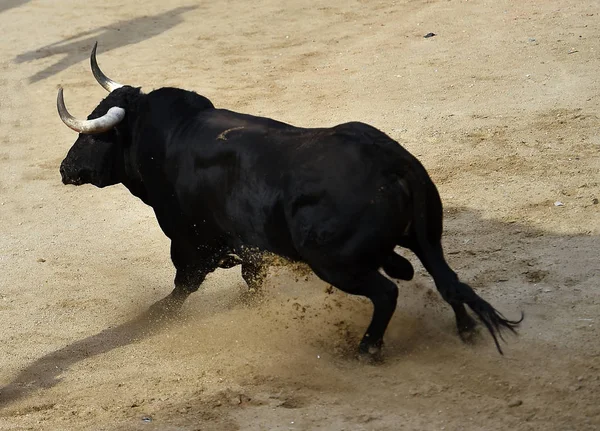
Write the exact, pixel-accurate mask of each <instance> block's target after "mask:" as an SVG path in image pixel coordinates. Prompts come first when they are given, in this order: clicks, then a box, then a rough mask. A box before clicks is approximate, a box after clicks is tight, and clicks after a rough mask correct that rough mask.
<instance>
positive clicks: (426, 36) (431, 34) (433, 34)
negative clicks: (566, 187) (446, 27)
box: [423, 33, 437, 39]
mask: <svg viewBox="0 0 600 431" xmlns="http://www.w3.org/2000/svg"><path fill="white" fill-rule="evenodd" d="M433 36H437V34H435V33H427V34H426V35H425V36H423V37H424V38H425V39H429V38H430V37H433Z"/></svg>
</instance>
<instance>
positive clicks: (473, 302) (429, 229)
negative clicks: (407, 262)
mask: <svg viewBox="0 0 600 431" xmlns="http://www.w3.org/2000/svg"><path fill="white" fill-rule="evenodd" d="M415 162H416V163H414V164H413V163H410V166H407V167H406V169H405V170H404V173H405V174H408V176H407V180H408V181H409V183H410V188H411V191H412V197H413V211H414V213H413V224H412V229H411V231H412V232H411V233H410V234H409V235H410V237H411V239H410V241H409V242H410V248H411V249H412V251H413V252H414V253H415V254H416V255H417V257H418V258H419V259H420V260H421V262H422V263H423V266H424V267H425V269H426V270H427V271H428V272H429V274H431V276H432V277H433V279H434V281H435V285H436V287H437V289H438V291H439V292H440V294H441V295H442V297H443V298H444V299H445V300H446V301H447V302H448V303H449V304H450V305H451V306H452V308H453V310H454V312H455V314H456V319H457V325H458V328H459V332H463V331H466V330H469V329H472V326H473V324H474V322H473V319H472V318H471V317H469V316H468V314H467V313H466V311H465V308H464V305H463V304H466V305H468V306H469V308H470V309H471V310H472V311H473V312H474V313H475V314H476V315H477V317H478V318H479V320H480V321H481V322H482V323H483V324H484V325H485V327H486V328H487V329H488V331H489V332H490V334H491V335H492V338H493V339H494V342H495V344H496V347H497V349H498V351H499V352H500V354H503V353H502V349H501V348H500V344H499V342H498V338H500V339H501V340H503V341H504V338H503V337H502V332H503V331H505V330H508V331H510V332H513V333H515V334H516V327H517V326H518V325H519V323H520V322H521V321H522V320H523V313H521V318H520V319H519V320H508V319H506V318H505V317H504V316H503V315H502V314H501V313H500V312H498V311H497V310H496V309H495V308H494V307H492V305H490V304H489V303H488V302H487V301H485V300H484V299H482V298H481V297H480V296H479V295H477V293H475V292H474V291H473V289H472V288H471V287H470V286H469V285H467V284H465V283H463V282H461V281H460V280H459V279H458V276H457V275H456V273H455V272H454V271H453V270H452V269H451V268H450V266H449V265H448V263H447V262H446V260H445V258H444V253H443V250H442V245H441V236H442V217H443V214H442V203H441V200H440V196H439V193H438V191H437V188H436V187H435V185H434V184H433V182H432V181H431V179H430V178H429V175H428V174H427V172H426V171H425V168H424V167H423V166H422V165H421V164H420V163H419V162H418V161H416V160H415Z"/></svg>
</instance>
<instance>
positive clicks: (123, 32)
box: [13, 2, 198, 83]
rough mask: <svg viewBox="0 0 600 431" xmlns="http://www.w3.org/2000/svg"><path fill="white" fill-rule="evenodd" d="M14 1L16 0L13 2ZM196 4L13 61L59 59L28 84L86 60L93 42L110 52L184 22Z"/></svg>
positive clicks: (121, 24) (95, 32)
mask: <svg viewBox="0 0 600 431" xmlns="http://www.w3.org/2000/svg"><path fill="white" fill-rule="evenodd" d="M13 3H15V2H13ZM197 8H198V6H185V7H178V8H175V9H172V10H170V11H167V12H163V13H160V14H158V15H151V16H143V17H138V18H134V19H131V20H127V21H118V22H116V23H114V24H111V25H107V26H102V27H98V28H95V29H92V30H88V31H84V32H81V33H78V34H75V35H73V36H71V37H69V38H67V39H65V40H62V41H60V42H55V43H51V44H49V45H46V46H43V47H41V48H37V49H35V50H33V51H29V52H25V53H23V54H19V55H17V56H16V57H15V59H14V61H15V63H26V62H30V61H34V60H39V59H42V58H48V57H54V56H58V57H60V59H59V60H58V61H57V62H56V63H54V64H53V65H51V66H48V67H46V68H44V69H42V70H40V71H38V72H36V73H35V74H34V75H32V76H31V77H30V78H29V82H30V83H34V82H38V81H41V80H43V79H46V78H48V77H50V76H52V75H55V74H57V73H59V72H62V71H63V70H65V69H67V68H69V67H71V66H73V65H74V64H77V63H79V62H80V61H84V60H87V59H89V55H90V50H91V49H92V46H93V45H94V42H96V41H99V42H100V44H101V49H102V52H103V53H105V52H107V51H111V50H113V49H116V48H120V47H123V46H127V45H133V44H136V43H139V42H142V41H144V40H146V39H150V38H152V37H154V36H157V35H159V34H161V33H163V32H165V31H167V30H169V29H171V28H173V27H175V26H176V25H178V24H180V23H182V22H183V18H182V15H183V14H184V13H186V12H189V11H191V10H194V9H197Z"/></svg>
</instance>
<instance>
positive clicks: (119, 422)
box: [0, 0, 600, 431]
mask: <svg viewBox="0 0 600 431" xmlns="http://www.w3.org/2000/svg"><path fill="white" fill-rule="evenodd" d="M525 3H526V4H520V2H512V1H507V0H499V1H496V2H484V1H456V0H451V1H441V0H430V1H396V2H393V1H377V0H375V1H366V0H350V1H346V2H325V1H312V2H311V1H308V0H304V1H301V0H291V1H287V2H279V1H275V0H260V1H256V2H244V1H223V2H215V1H213V2H208V1H205V2H197V3H195V2H190V1H188V2H185V1H181V2H179V1H168V2H165V1H158V0H151V1H146V2H143V6H141V5H142V2H122V1H119V2H117V1H115V0H105V1H103V2H99V3H98V2H95V3H94V2H78V1H66V0H60V1H59V0H53V1H42V0H40V1H23V0H21V1H16V0H12V1H10V0H3V1H2V2H1V3H0V28H1V34H2V38H1V40H0V216H1V221H2V222H1V223H0V277H1V278H0V429H1V430H42V429H44V430H64V429H69V430H148V431H150V430H160V431H171V430H190V431H191V430H224V431H225V430H507V429H511V430H561V431H565V430H597V429H600V332H599V330H598V325H599V324H600V322H599V319H600V317H599V313H598V311H599V310H600V287H599V285H598V284H599V283H598V282H599V280H600V259H599V256H600V241H599V235H600V204H598V199H600V184H599V181H600V159H599V157H598V152H599V150H600V117H599V116H600V79H599V74H598V70H600V44H599V41H600V38H599V35H600V19H599V18H600V17H599V13H600V9H599V8H598V2H597V1H595V0H590V1H569V0H560V1H559V0H555V1H544V0H538V1H532V2H525ZM342 4H343V5H342ZM428 32H434V33H436V36H435V37H432V38H428V39H425V38H424V37H423V36H424V35H425V34H426V33H428ZM95 40H98V41H99V42H100V48H99V61H100V64H101V66H102V68H103V69H104V70H105V72H107V74H108V75H109V76H111V77H112V78H113V79H115V80H117V81H124V82H126V83H130V84H135V85H142V86H143V87H144V89H145V90H147V91H148V90H151V89H152V88H158V87H161V86H165V85H174V86H181V87H184V88H187V89H193V90H195V91H197V92H199V93H201V94H203V95H205V96H207V97H208V98H210V99H211V100H212V101H213V102H214V103H215V105H217V106H220V107H226V108H229V109H235V110H239V111H243V112H248V113H253V114H261V115H267V116H271V117H274V118H277V119H279V120H283V121H287V122H291V123H294V124H297V125H301V126H329V125H334V124H336V123H340V122H344V121H350V120H358V121H364V122H368V123H370V124H373V125H374V126H376V127H379V128H380V129H382V130H383V131H385V132H387V133H388V134H390V135H391V136H392V137H394V138H395V139H397V140H398V141H399V142H400V143H401V144H402V145H404V146H405V147H407V148H408V149H409V150H410V151H411V152H413V154H415V155H417V156H418V157H419V158H420V160H421V161H422V162H423V163H424V164H425V166H426V167H427V169H428V170H429V172H430V173H431V175H432V177H433V178H434V181H436V183H437V185H438V187H439V189H440V192H441V195H442V199H443V201H444V204H445V212H446V219H445V226H446V233H445V240H444V244H445V248H446V251H447V254H448V259H449V261H450V263H451V265H452V266H453V267H454V268H455V269H456V270H457V271H458V272H459V274H460V275H461V277H462V278H463V279H464V280H466V281H469V282H470V283H471V284H472V285H473V286H474V287H475V288H476V289H477V290H478V292H480V293H481V295H482V296H484V297H485V298H486V299H488V300H490V301H491V302H492V303H493V304H494V305H496V306H497V307H498V308H499V309H500V310H501V311H503V312H504V313H505V314H506V315H507V316H508V317H513V318H514V317H517V316H518V313H519V312H520V311H521V310H523V311H524V312H525V313H526V319H525V321H524V323H523V325H522V330H521V334H520V336H519V337H509V338H508V340H507V341H508V343H507V344H506V345H505V352H506V355H505V356H504V357H501V356H500V355H498V353H497V352H496V351H495V349H494V347H493V344H492V342H491V339H490V337H489V336H488V335H487V334H485V333H484V334H483V336H482V337H481V339H480V340H479V342H478V343H477V344H476V345H474V346H466V345H464V344H462V343H461V341H460V340H459V339H458V337H457V336H456V334H455V329H454V322H453V315H452V312H451V310H450V309H449V307H447V306H446V305H445V304H444V303H443V302H442V301H441V300H440V299H439V295H438V294H437V292H435V290H434V287H433V284H432V281H431V279H430V278H429V277H428V276H427V275H426V274H425V273H424V272H423V270H422V268H421V267H420V266H419V267H418V268H419V271H418V274H417V276H416V277H415V280H414V281H412V282H408V283H402V284H401V289H400V302H399V305H398V309H397V310H396V314H395V317H394V319H393V321H392V323H391V325H390V327H389V329H388V332H387V336H386V350H385V358H386V359H385V362H384V363H383V364H381V365H378V366H372V365H366V364H361V363H359V362H357V361H356V360H355V359H354V357H353V351H354V350H353V349H354V348H355V347H356V344H357V343H358V340H359V338H360V336H361V335H362V332H363V331H364V329H365V327H366V324H367V322H368V320H369V318H370V313H371V307H370V304H369V303H368V302H367V301H366V300H363V299H361V298H356V297H350V296H348V295H345V294H343V293H341V292H339V291H334V292H333V293H328V292H327V289H326V288H327V286H326V285H325V284H324V283H322V282H321V281H319V280H318V279H317V278H316V277H315V276H314V275H309V276H305V275H298V274H296V273H294V272H293V271H291V270H290V269H288V268H274V269H273V270H272V271H271V272H270V277H269V279H268V282H267V286H266V292H265V294H264V296H263V297H261V298H257V299H255V300H253V301H245V300H244V298H246V295H244V289H245V285H244V283H243V281H242V279H241V277H240V272H239V267H238V268H234V269H231V270H227V271H226V270H219V271H217V272H215V273H214V274H212V275H211V276H210V277H209V279H208V280H207V282H206V283H205V286H204V288H203V289H201V291H199V292H198V293H196V294H194V295H193V296H192V297H191V298H190V299H189V301H188V302H187V303H186V305H185V307H184V310H183V312H182V315H181V316H179V317H177V318H175V319H173V320H168V321H166V320H165V321H157V320H153V319H151V318H149V316H148V315H147V313H146V310H147V309H148V307H149V306H150V305H151V304H153V303H154V302H155V301H157V300H158V299H160V298H162V297H163V296H165V295H166V294H167V293H169V292H170V290H171V288H172V278H173V276H174V270H173V267H172V265H171V262H170V260H169V252H168V246H169V244H168V241H167V239H166V238H165V237H164V235H163V234H162V232H161V231H160V229H159V228H158V225H157V223H156V221H155V219H154V216H153V214H152V212H151V210H150V209H149V208H147V207H145V206H144V204H142V203H141V202H140V201H138V200H136V199H135V198H133V197H132V196H130V195H129V193H128V192H127V190H125V189H124V188H123V187H121V186H116V187H111V188H109V189H105V190H99V189H95V188H93V187H92V186H83V187H79V188H76V187H72V186H71V187H67V186H63V185H62V184H61V182H60V175H59V173H58V167H59V164H60V161H61V160H62V158H63V157H64V156H65V154H66V152H67V150H68V149H69V147H70V145H71V144H72V143H73V142H74V140H75V138H76V135H75V134H74V133H73V132H71V131H70V130H69V129H67V128H66V127H65V126H64V125H63V124H62V123H61V122H60V120H59V118H58V116H57V113H56V108H55V98H56V90H57V87H58V85H63V86H64V87H65V98H66V101H67V105H68V106H69V109H70V110H71V111H72V112H73V113H75V114H76V115H78V116H80V117H84V116H86V115H87V114H88V113H89V112H91V110H92V109H93V108H94V107H95V106H96V104H97V103H98V102H99V101H100V100H101V98H102V97H104V96H105V92H104V90H103V89H102V88H101V87H100V86H98V85H97V84H96V82H95V81H94V79H93V77H92V75H91V73H90V71H89V66H88V55H89V51H90V49H91V47H92V45H93V42H94V41H95ZM557 201H559V202H561V203H562V205H560V206H556V205H555V202H557ZM407 256H408V257H409V258H410V259H413V257H412V255H410V254H407Z"/></svg>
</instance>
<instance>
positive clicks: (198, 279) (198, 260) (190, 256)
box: [154, 241, 219, 312]
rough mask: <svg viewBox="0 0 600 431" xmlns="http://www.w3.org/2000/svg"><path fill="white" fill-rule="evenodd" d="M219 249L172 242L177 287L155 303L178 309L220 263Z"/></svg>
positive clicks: (163, 306) (172, 309)
mask: <svg viewBox="0 0 600 431" xmlns="http://www.w3.org/2000/svg"><path fill="white" fill-rule="evenodd" d="M218 256H219V250H214V249H213V248H211V247H202V248H200V249H198V248H197V247H194V246H191V245H190V244H188V243H187V242H182V241H172V242H171V260H172V261H173V265H174V266H175V270H176V273H175V288H174V289H173V291H172V292H171V293H170V294H169V295H168V296H167V297H165V298H164V299H162V300H161V301H159V302H157V303H156V304H155V306H154V307H155V308H157V309H158V308H160V309H162V311H167V312H176V311H178V310H179V309H180V308H181V306H182V305H183V303H184V302H185V300H186V299H187V297H188V296H190V294H192V293H194V292H195V291H196V290H198V288H199V287H200V285H201V284H202V282H203V281H204V279H205V278H206V275H207V274H209V273H210V272H212V271H214V270H215V269H216V268H217V267H218V264H219V258H218Z"/></svg>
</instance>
